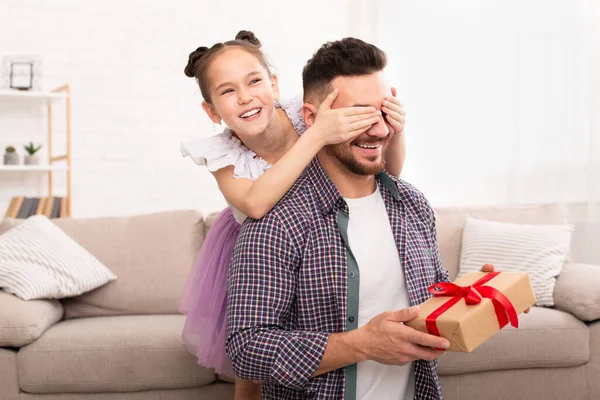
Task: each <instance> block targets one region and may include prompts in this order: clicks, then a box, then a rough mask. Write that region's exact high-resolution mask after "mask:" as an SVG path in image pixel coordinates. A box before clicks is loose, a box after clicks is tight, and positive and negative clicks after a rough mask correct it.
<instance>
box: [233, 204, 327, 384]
mask: <svg viewBox="0 0 600 400" xmlns="http://www.w3.org/2000/svg"><path fill="white" fill-rule="evenodd" d="M299 266H300V255H299V252H298V251H297V250H296V249H295V248H294V245H293V243H292V241H291V240H290V238H289V236H288V235H287V233H286V232H285V230H284V228H283V225H282V224H281V222H280V221H279V219H278V218H277V216H275V215H274V213H273V212H271V213H269V214H267V215H266V216H265V217H264V218H262V219H261V220H250V219H249V220H247V222H246V223H244V225H243V227H242V230H241V232H240V235H239V237H238V240H237V244H236V247H235V250H234V254H233V258H232V263H231V266H230V270H229V279H228V302H227V320H228V339H227V346H226V347H227V354H228V356H229V358H230V360H231V362H232V365H233V370H234V372H235V373H236V375H237V376H238V377H240V378H242V379H249V380H259V381H274V382H276V383H278V384H280V385H283V386H286V387H290V388H294V389H303V388H304V387H305V386H306V384H307V383H308V382H309V380H310V377H311V375H312V374H313V373H314V372H315V371H316V369H317V367H318V366H319V364H320V363H321V360H322V358H323V355H324V353H325V347H326V346H327V339H328V336H329V334H328V333H325V332H315V331H307V330H294V329H290V328H289V327H290V326H291V325H292V322H293V321H291V320H292V315H293V314H294V310H293V308H294V301H295V289H296V286H297V281H296V280H297V278H296V277H297V269H298V268H299Z"/></svg>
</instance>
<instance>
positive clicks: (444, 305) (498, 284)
mask: <svg viewBox="0 0 600 400" xmlns="http://www.w3.org/2000/svg"><path fill="white" fill-rule="evenodd" d="M429 291H430V292H431V293H432V294H433V297H431V298H430V299H429V300H427V301H425V302H424V303H423V304H421V305H420V306H419V308H420V311H419V316H418V317H417V318H415V319H414V320H412V321H408V322H405V324H406V325H408V326H410V327H412V328H414V329H416V330H418V331H421V332H425V333H429V334H432V335H436V336H442V337H444V338H446V339H448V340H449V341H450V348H449V349H448V351H460V352H471V351H473V350H475V349H476V348H477V347H478V346H479V345H480V344H481V343H483V342H485V341H486V340H487V339H489V338H490V337H491V336H493V335H494V334H495V333H496V332H498V331H499V330H500V329H502V328H503V327H504V326H506V325H512V326H513V327H515V328H518V326H519V320H518V315H519V314H521V313H522V312H523V311H525V310H526V309H527V308H528V307H531V306H532V305H534V304H535V301H536V298H535V294H534V293H533V288H532V287H531V281H530V280H529V275H528V274H527V273H525V272H469V273H466V274H465V275H463V276H462V277H460V278H459V279H457V280H455V281H454V282H452V283H450V282H440V283H437V284H434V285H432V286H431V287H429ZM440 350H441V349H440Z"/></svg>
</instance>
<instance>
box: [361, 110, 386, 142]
mask: <svg viewBox="0 0 600 400" xmlns="http://www.w3.org/2000/svg"><path fill="white" fill-rule="evenodd" d="M383 118H384V117H383V115H381V116H380V117H379V118H378V120H377V122H376V123H374V124H373V125H371V127H370V128H369V130H367V132H366V133H367V135H369V136H374V137H380V138H383V137H386V136H387V135H388V134H389V133H390V130H389V129H388V127H387V125H386V124H385V121H384V120H383Z"/></svg>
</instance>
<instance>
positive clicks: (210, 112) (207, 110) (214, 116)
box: [202, 101, 221, 124]
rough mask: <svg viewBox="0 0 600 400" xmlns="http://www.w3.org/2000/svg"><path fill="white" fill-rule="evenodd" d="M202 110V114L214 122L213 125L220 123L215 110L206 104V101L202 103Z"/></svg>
mask: <svg viewBox="0 0 600 400" xmlns="http://www.w3.org/2000/svg"><path fill="white" fill-rule="evenodd" d="M202 108H203V109H204V112H205V113H206V115H208V118H210V120H211V121H212V122H214V123H215V124H220V123H221V117H220V116H219V114H218V113H217V110H215V108H214V107H213V106H212V105H211V104H209V103H207V102H206V101H203V102H202Z"/></svg>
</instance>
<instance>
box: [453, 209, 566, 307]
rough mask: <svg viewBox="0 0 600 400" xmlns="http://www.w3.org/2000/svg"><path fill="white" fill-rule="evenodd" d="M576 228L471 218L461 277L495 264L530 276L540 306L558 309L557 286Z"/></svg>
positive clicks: (466, 229) (461, 256)
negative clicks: (488, 264)
mask: <svg viewBox="0 0 600 400" xmlns="http://www.w3.org/2000/svg"><path fill="white" fill-rule="evenodd" d="M572 232H573V225H568V224H565V225H521V224H512V223H505V222H496V221H486V220H480V219H475V218H471V217H469V218H467V221H466V225H465V228H464V230H463V238H462V249H461V253H460V271H459V276H462V275H464V274H465V273H467V272H473V271H479V270H480V269H481V267H482V265H483V264H486V263H491V264H494V266H495V268H496V270H497V271H517V272H528V273H529V278H530V280H531V285H532V287H533V291H534V293H535V296H536V298H537V302H536V305H538V306H553V305H554V297H553V293H554V285H555V283H556V277H557V276H558V275H559V274H560V272H561V270H562V268H563V265H564V263H565V260H566V258H567V255H568V253H569V248H570V246H571V235H572Z"/></svg>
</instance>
